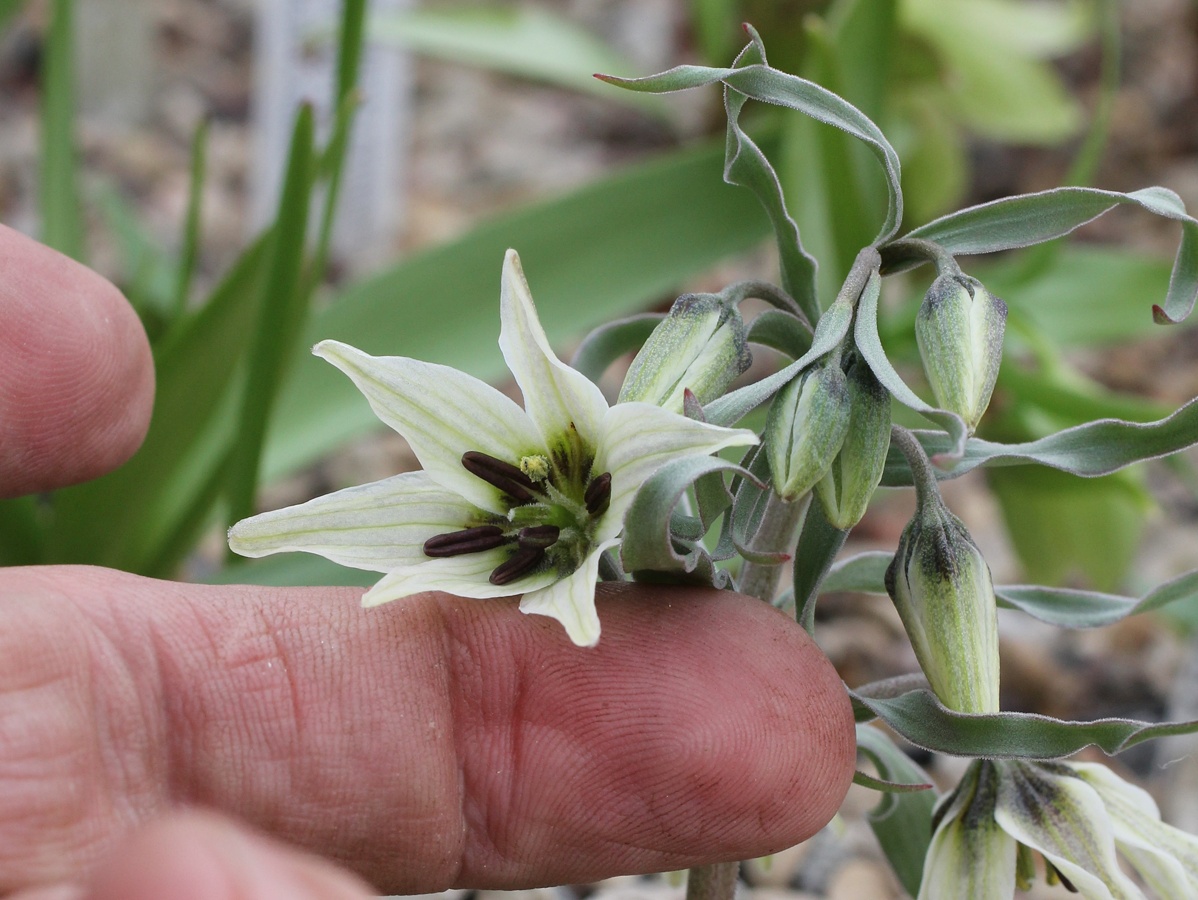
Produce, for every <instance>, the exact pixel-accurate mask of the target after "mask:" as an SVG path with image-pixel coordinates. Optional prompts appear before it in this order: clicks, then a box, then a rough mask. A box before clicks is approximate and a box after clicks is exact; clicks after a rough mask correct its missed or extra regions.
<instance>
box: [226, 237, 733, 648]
mask: <svg viewBox="0 0 1198 900" xmlns="http://www.w3.org/2000/svg"><path fill="white" fill-rule="evenodd" d="M500 319H501V329H500V335H499V346H500V348H501V349H502V351H503V356H504V359H505V360H506V361H507V364H508V368H510V369H511V371H512V374H513V375H514V376H515V379H516V383H517V384H518V385H519V386H520V390H521V391H522V392H523V394H524V407H525V408H524V409H521V408H520V407H519V406H518V405H517V404H516V403H514V402H513V401H512V400H510V399H508V398H507V397H505V396H504V395H503V394H501V393H500V392H499V391H497V390H496V389H495V388H493V387H490V386H489V385H487V384H484V383H483V382H481V381H479V380H478V379H476V378H472V377H471V376H469V375H466V374H464V373H462V372H459V371H457V370H456V369H451V368H448V367H446V366H439V365H435V364H433V363H426V362H420V361H418V360H414V359H407V358H405V357H372V356H368V355H367V354H365V353H362V352H361V351H359V350H356V349H354V348H353V347H350V346H347V345H346V344H341V343H338V342H336V341H322V342H321V343H320V344H317V345H316V347H315V349H314V350H313V352H314V353H315V354H316V355H317V356H320V357H322V358H324V359H326V360H328V361H329V362H331V363H332V364H333V365H335V366H336V367H337V368H339V369H341V370H342V371H343V372H345V373H346V374H347V375H348V376H349V377H350V378H351V379H353V381H354V384H355V385H357V387H358V389H359V390H361V392H362V393H363V394H364V395H365V396H366V399H367V400H368V401H369V402H370V405H371V408H372V409H373V410H374V412H375V414H376V415H378V417H379V418H380V419H382V421H383V422H385V423H386V424H387V425H389V426H391V427H392V428H394V429H395V430H396V431H397V432H399V433H400V434H401V435H403V437H404V438H406V439H407V441H408V444H409V445H410V446H411V448H412V450H413V452H414V453H415V454H416V457H417V458H418V459H419V460H420V464H421V465H422V466H423V467H424V470H423V471H421V472H411V473H405V474H402V475H396V476H394V477H392V478H387V479H384V480H382V481H376V482H374V483H372V484H365V485H362V486H360V487H353V488H348V489H346V490H342V491H337V492H336V493H333V494H329V495H327V496H324V497H318V498H316V499H315V500H311V501H309V502H307V503H303V504H300V505H299V506H292V507H288V508H286V509H280V510H276V511H274V512H268V513H263V514H262V515H258V516H254V517H253V518H250V519H245V520H243V521H241V522H238V523H237V524H236V525H234V526H233V528H232V529H230V531H229V546H230V547H232V548H233V550H235V551H236V552H237V553H240V554H242V555H244V556H254V557H257V556H265V555H267V554H270V553H278V552H283V551H290V550H303V551H307V552H309V553H317V554H320V555H321V556H324V557H327V558H328V559H331V560H333V561H334V562H337V563H340V564H341V565H345V566H353V567H355V568H360V569H368V570H372V571H376V572H385V573H386V575H384V577H383V578H382V580H381V581H379V582H378V583H377V584H376V585H375V586H374V587H373V588H371V589H370V590H369V591H368V592H367V593H366V595H365V596H364V597H363V598H362V602H363V604H364V605H366V606H375V605H377V604H380V603H386V602H388V601H390V600H397V599H399V598H401V597H407V596H410V595H412V594H416V593H419V592H421V591H448V592H451V593H454V594H458V595H461V596H464V597H475V598H487V597H501V596H508V595H511V594H516V593H522V594H523V599H522V600H521V603H520V609H521V610H523V611H524V612H526V613H537V614H539V615H546V616H552V617H553V618H555V619H557V620H558V621H560V622H561V623H562V625H563V626H565V629H566V632H567V633H568V634H569V636H570V638H571V640H573V641H574V643H576V644H579V645H584V646H591V645H593V644H594V643H595V642H596V641H598V639H599V619H598V616H597V615H596V613H595V581H596V577H597V572H598V568H599V559H600V556H601V555H602V554H603V552H604V551H605V550H607V549H609V548H611V547H613V546H614V545H615V544H617V543H618V539H619V534H620V532H621V530H622V529H623V524H624V514H625V512H626V511H627V509H628V507H629V505H630V504H631V503H632V499H633V497H634V496H635V494H636V492H637V490H638V489H639V488H640V486H641V485H642V484H643V483H644V481H645V480H646V479H647V478H649V477H650V476H651V475H653V473H654V472H656V471H657V469H658V468H660V467H661V466H662V465H663V464H664V463H666V462H669V461H670V460H673V459H676V458H678V457H679V456H684V455H688V454H709V453H714V452H716V451H717V450H720V449H723V448H724V447H731V446H745V445H748V444H753V443H755V442H756V437H755V436H754V435H753V433H752V432H750V431H745V430H741V429H731V428H720V427H717V426H714V425H707V424H705V423H702V422H697V421H694V420H692V419H687V418H685V417H683V416H681V415H678V414H676V413H673V412H669V411H667V410H664V409H661V408H659V407H656V406H652V405H649V404H647V403H619V404H616V405H615V406H610V407H609V406H608V404H607V401H606V400H605V399H604V398H603V395H602V393H601V392H600V391H599V388H598V387H596V386H595V385H594V384H592V383H591V382H590V381H589V380H587V378H585V377H584V376H583V375H582V374H581V373H579V372H576V371H575V370H574V369H571V368H570V367H569V366H567V365H565V364H564V363H562V362H561V361H560V360H559V359H558V358H557V357H556V356H555V355H554V354H553V351H552V350H551V349H550V348H549V342H548V340H547V339H546V337H545V332H544V331H543V330H542V328H541V323H540V322H539V321H538V319H537V313H536V309H535V307H534V306H533V302H532V296H531V294H530V293H529V290H528V285H527V283H526V282H525V280H524V274H523V272H522V271H521V268H520V259H519V257H518V256H517V255H516V253H515V251H512V250H509V251H508V252H507V256H506V258H505V260H504V266H503V278H502V288H501V293H500Z"/></svg>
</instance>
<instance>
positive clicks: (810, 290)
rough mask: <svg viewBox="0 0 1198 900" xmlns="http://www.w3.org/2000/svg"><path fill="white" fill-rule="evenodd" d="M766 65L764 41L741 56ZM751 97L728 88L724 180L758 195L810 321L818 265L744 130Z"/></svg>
mask: <svg viewBox="0 0 1198 900" xmlns="http://www.w3.org/2000/svg"><path fill="white" fill-rule="evenodd" d="M764 61H765V51H764V49H762V47H761V45H760V43H759V42H758V41H753V42H751V43H750V44H749V45H748V46H747V47H745V49H744V50H743V51H742V52H741V54H740V56H738V57H737V58H736V62H735V65H736V66H738V67H739V66H746V65H752V64H757V63H763V62H764ZM746 101H747V98H746V97H745V96H744V95H743V94H740V93H737V92H736V91H732V90H729V89H728V88H727V87H725V88H724V113H725V116H726V118H727V120H728V127H727V132H726V136H725V142H724V180H725V181H726V182H728V183H729V184H735V185H739V186H741V187H745V188H748V189H749V190H750V191H752V192H753V194H754V195H755V196H756V197H757V199H758V201H759V202H760V203H761V205H762V207H763V208H764V209H765V212H766V215H768V216H769V218H770V225H771V226H772V227H773V231H774V243H775V245H776V246H777V248H778V257H779V266H780V268H781V270H782V286H783V288H784V289H785V290H786V292H787V293H788V294H790V295H791V296H792V297H794V299H795V301H796V302H797V303H798V305H799V308H800V309H801V310H802V311H803V314H804V315H805V316H807V318H808V320H809V321H812V322H814V321H815V320H816V319H818V318H819V311H820V307H819V300H818V298H817V297H816V293H815V275H816V261H815V257H813V256H812V255H811V254H810V253H808V252H807V251H806V250H804V249H803V244H802V241H801V240H800V239H799V229H798V227H797V226H796V225H795V222H794V219H793V218H791V215H790V213H789V211H787V209H786V198H785V196H784V195H783V192H782V185H781V184H780V183H779V181H778V175H777V173H775V172H774V169H773V167H772V166H771V165H770V162H769V160H768V159H767V158H766V156H765V154H764V153H763V152H762V151H761V148H760V147H759V146H758V145H757V143H756V142H755V141H754V140H753V139H752V138H751V137H750V136H749V135H748V134H747V133H746V132H745V131H744V129H742V128H741V127H740V114H741V111H742V110H743V109H744V107H745V103H746Z"/></svg>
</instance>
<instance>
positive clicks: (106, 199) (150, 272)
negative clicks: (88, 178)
mask: <svg viewBox="0 0 1198 900" xmlns="http://www.w3.org/2000/svg"><path fill="white" fill-rule="evenodd" d="M95 200H96V207H97V208H98V210H99V212H100V214H101V216H102V217H103V220H104V224H105V225H106V226H107V228H108V230H109V231H110V232H111V234H112V237H113V239H114V242H115V244H116V246H117V249H118V250H119V251H120V256H121V258H120V272H121V274H120V278H119V282H118V283H119V285H120V288H121V290H122V292H123V293H124V294H125V296H126V297H128V298H129V302H130V303H131V304H132V305H133V308H134V309H135V310H137V314H138V316H140V317H141V320H142V324H143V325H145V327H146V331H147V332H148V333H149V335H150V340H151V342H153V341H155V340H157V338H158V335H159V334H160V333H161V332H162V331H163V326H165V325H169V323H170V320H171V316H172V315H173V313H174V310H173V306H172V299H171V298H172V292H173V290H172V288H173V281H174V278H173V274H172V270H173V264H172V262H171V260H170V259H169V258H168V257H167V255H166V253H165V252H164V251H163V249H162V247H161V246H159V244H158V243H157V241H155V239H154V238H153V237H152V236H151V235H150V234H149V233H147V231H146V230H145V228H144V227H143V226H142V223H141V222H140V221H138V218H137V213H136V211H135V210H134V209H133V208H132V207H131V206H130V205H129V203H128V201H126V200H125V198H124V197H122V196H121V194H120V192H119V191H118V190H117V188H116V187H115V186H114V185H113V184H112V183H111V182H106V181H105V182H101V183H100V184H99V185H97V187H96V190H95Z"/></svg>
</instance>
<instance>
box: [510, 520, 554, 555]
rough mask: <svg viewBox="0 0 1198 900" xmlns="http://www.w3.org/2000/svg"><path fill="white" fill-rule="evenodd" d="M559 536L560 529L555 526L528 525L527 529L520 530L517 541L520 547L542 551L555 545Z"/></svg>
mask: <svg viewBox="0 0 1198 900" xmlns="http://www.w3.org/2000/svg"><path fill="white" fill-rule="evenodd" d="M559 534H561V529H560V528H558V527H557V526H556V525H529V526H528V527H527V528H521V529H520V534H519V535H518V536H517V539H518V540H519V542H520V546H521V547H524V548H529V547H531V548H535V549H538V550H544V549H545V548H546V547H552V546H553V545H554V544H556V543H557V536H558V535H559Z"/></svg>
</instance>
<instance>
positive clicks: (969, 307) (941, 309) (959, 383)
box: [915, 275, 1007, 432]
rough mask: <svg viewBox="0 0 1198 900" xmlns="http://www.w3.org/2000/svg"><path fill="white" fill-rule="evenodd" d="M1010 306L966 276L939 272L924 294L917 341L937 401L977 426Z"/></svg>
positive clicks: (995, 374)
mask: <svg viewBox="0 0 1198 900" xmlns="http://www.w3.org/2000/svg"><path fill="white" fill-rule="evenodd" d="M1006 324H1007V304H1006V303H1004V302H1003V301H1002V300H1000V299H999V298H998V297H995V296H994V295H993V294H991V293H990V292H989V291H987V290H986V289H985V288H984V287H983V286H982V283H981V282H980V281H978V280H977V279H976V278H970V277H969V276H967V275H941V276H940V277H939V278H937V279H936V280H935V281H933V282H932V286H931V287H930V288H928V292H927V294H926V295H924V298H923V303H922V304H921V305H920V307H919V313H918V315H917V316H916V318H915V339H916V341H917V342H918V343H919V355H920V357H921V358H922V359H923V368H924V372H925V373H927V376H928V381H929V382H930V383H931V386H932V393H933V394H934V395H935V397H936V403H937V404H938V405H939V406H940V407H941V408H942V409H947V410H949V411H950V412H955V413H956V414H957V415H959V416H960V417H961V418H962V419H964V420H965V424H966V425H967V426H968V427H969V430H970V432H972V431H973V430H974V429H975V428H977V424H978V422H979V421H980V420H981V418H982V414H983V413H984V412H985V411H986V407H987V406H988V405H989V403H990V395H991V394H992V393H993V392H994V382H995V380H996V379H997V378H998V366H999V363H1001V362H1002V342H1003V332H1004V331H1005V329H1006Z"/></svg>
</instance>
